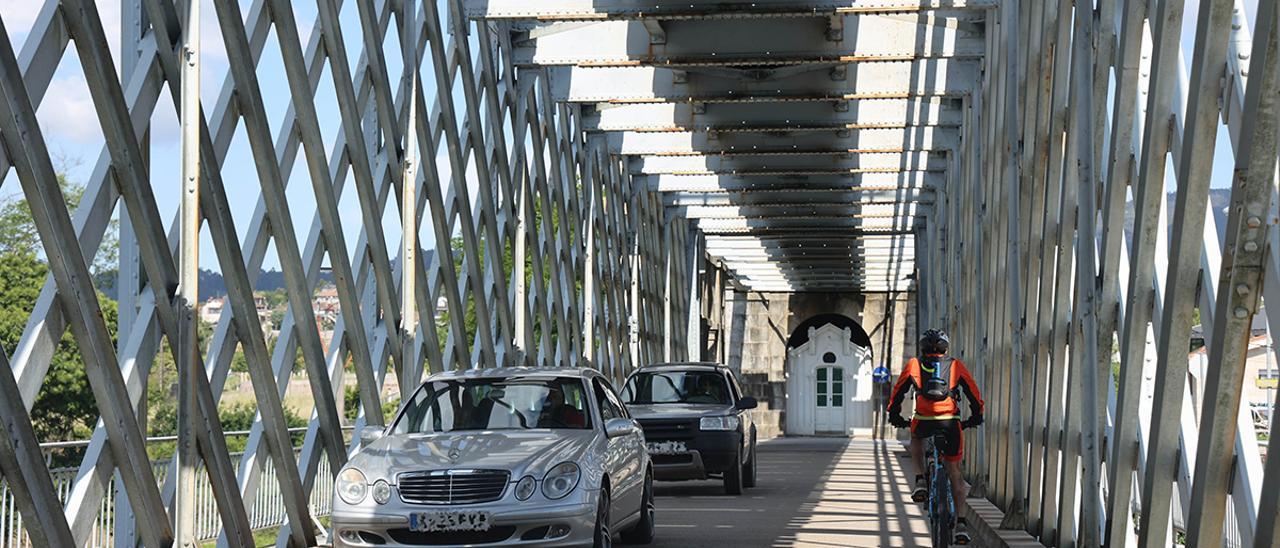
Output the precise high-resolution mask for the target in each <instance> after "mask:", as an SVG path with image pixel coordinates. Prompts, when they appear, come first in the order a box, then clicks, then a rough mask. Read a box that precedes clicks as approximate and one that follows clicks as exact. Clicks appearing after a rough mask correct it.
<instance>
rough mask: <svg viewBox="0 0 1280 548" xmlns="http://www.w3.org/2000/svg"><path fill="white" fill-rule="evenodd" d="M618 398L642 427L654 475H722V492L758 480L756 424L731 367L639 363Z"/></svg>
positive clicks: (670, 477) (735, 491) (678, 477)
mask: <svg viewBox="0 0 1280 548" xmlns="http://www.w3.org/2000/svg"><path fill="white" fill-rule="evenodd" d="M622 399H623V401H624V402H625V403H626V404H627V409H628V410H630V411H631V415H632V416H633V417H635V419H636V420H638V421H639V422H640V426H641V427H642V428H644V436H645V442H646V443H647V444H648V449H649V456H650V457H651V459H652V461H653V475H654V479H657V480H667V481H672V480H700V479H707V478H716V477H718V478H723V479H724V489H725V492H726V493H728V494H730V495H737V494H741V493H742V488H743V487H754V486H755V484H756V426H755V422H754V421H753V420H752V418H751V413H748V412H747V411H748V410H750V409H755V407H756V405H757V404H756V399H755V398H753V397H751V396H747V395H744V394H743V393H742V385H741V384H740V383H739V382H738V379H737V377H736V376H735V375H734V373H733V371H732V370H730V369H729V368H728V367H725V366H723V365H720V364H716V363H697V362H695V363H667V364H657V365H649V366H645V367H642V368H640V369H638V370H636V372H634V373H632V374H631V376H630V377H628V378H627V383H626V385H625V386H623V388H622Z"/></svg>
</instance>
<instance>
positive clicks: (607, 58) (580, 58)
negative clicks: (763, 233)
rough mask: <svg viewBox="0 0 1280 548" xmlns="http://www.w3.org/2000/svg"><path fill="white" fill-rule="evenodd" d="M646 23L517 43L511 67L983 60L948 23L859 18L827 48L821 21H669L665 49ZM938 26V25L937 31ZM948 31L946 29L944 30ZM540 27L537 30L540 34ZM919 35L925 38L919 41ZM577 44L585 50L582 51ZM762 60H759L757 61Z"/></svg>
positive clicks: (594, 27) (567, 31)
mask: <svg viewBox="0 0 1280 548" xmlns="http://www.w3.org/2000/svg"><path fill="white" fill-rule="evenodd" d="M649 21H652V19H645V20H643V21H640V20H631V21H601V22H598V23H594V24H590V25H582V24H578V23H549V25H566V28H564V29H556V31H555V32H547V33H545V34H542V35H540V36H538V35H536V34H535V36H537V37H536V38H531V39H530V38H526V39H524V40H521V39H517V40H516V41H515V45H516V48H515V51H514V52H513V53H512V55H513V57H514V60H515V63H516V64H517V65H592V66H605V65H633V64H637V63H640V64H654V65H661V66H669V67H680V66H733V65H739V64H746V65H752V66H759V65H762V64H764V63H759V62H758V61H767V62H782V61H784V60H785V61H797V62H805V63H828V62H848V61H869V60H899V59H918V58H938V57H953V58H955V57H958V58H977V57H981V56H982V54H983V50H984V44H983V42H984V40H983V37H982V29H981V27H980V26H977V25H974V24H971V23H957V22H956V20H953V19H949V18H946V17H936V18H935V17H918V16H911V17H903V16H899V15H894V14H884V15H882V14H865V15H859V16H856V17H848V18H846V20H845V22H844V24H843V25H842V28H840V29H834V32H836V33H837V34H835V35H834V37H835V38H836V39H835V40H832V39H830V38H832V35H830V34H828V32H827V27H828V20H827V18H825V17H803V18H801V17H789V18H754V19H720V20H668V21H664V22H663V23H662V30H663V32H664V33H665V38H666V40H665V42H663V43H660V44H655V43H653V42H652V38H653V34H652V32H651V31H650V29H649V28H647V26H646V23H647V22H649ZM938 23H942V24H938ZM947 23H951V24H950V25H948V24H947ZM542 28H545V27H541V28H540V27H535V28H534V30H535V31H536V30H542ZM921 35H927V36H929V39H928V40H920V38H919V37H920V36H921ZM583 44H591V47H589V48H584V47H582V45H583ZM762 53H763V55H762Z"/></svg>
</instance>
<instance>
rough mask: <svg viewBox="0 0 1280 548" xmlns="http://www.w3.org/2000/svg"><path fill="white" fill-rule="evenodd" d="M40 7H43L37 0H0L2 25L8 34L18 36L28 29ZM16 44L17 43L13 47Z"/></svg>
mask: <svg viewBox="0 0 1280 548" xmlns="http://www.w3.org/2000/svg"><path fill="white" fill-rule="evenodd" d="M51 1H53V0H51ZM42 7H44V6H43V3H42V2H38V1H32V0H0V16H3V17H4V26H5V28H6V29H7V30H8V31H9V34H10V36H11V37H18V36H19V35H20V34H22V35H25V34H26V33H27V32H28V31H30V30H31V25H33V24H35V21H36V15H38V14H39V13H40V8H42ZM16 46H17V44H15V48H16Z"/></svg>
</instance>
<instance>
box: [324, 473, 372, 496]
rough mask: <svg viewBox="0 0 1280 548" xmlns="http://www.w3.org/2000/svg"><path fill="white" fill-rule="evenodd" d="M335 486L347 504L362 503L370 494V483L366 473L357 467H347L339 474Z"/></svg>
mask: <svg viewBox="0 0 1280 548" xmlns="http://www.w3.org/2000/svg"><path fill="white" fill-rule="evenodd" d="M333 487H334V489H335V490H336V491H337V492H338V496H339V497H341V498H342V501H343V502H345V503H347V504H360V502H361V501H363V500H364V497H365V496H366V495H368V494H369V484H368V481H367V480H365V478H364V473H362V472H360V471H359V470H356V469H355V468H347V469H346V470H343V471H342V473H341V474H338V479H337V481H335V482H334V485H333Z"/></svg>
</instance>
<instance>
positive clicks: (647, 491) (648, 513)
mask: <svg viewBox="0 0 1280 548" xmlns="http://www.w3.org/2000/svg"><path fill="white" fill-rule="evenodd" d="M641 496H642V497H643V498H641V499H640V521H637V522H636V524H635V525H634V526H632V527H631V528H630V529H627V530H626V531H623V532H622V541H623V542H625V543H627V544H649V543H650V542H653V537H654V536H655V534H656V533H657V526H656V525H655V517H656V516H655V514H656V511H655V509H654V505H653V473H646V474H645V475H644V494H643V495H641Z"/></svg>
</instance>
